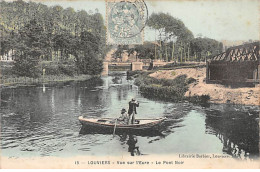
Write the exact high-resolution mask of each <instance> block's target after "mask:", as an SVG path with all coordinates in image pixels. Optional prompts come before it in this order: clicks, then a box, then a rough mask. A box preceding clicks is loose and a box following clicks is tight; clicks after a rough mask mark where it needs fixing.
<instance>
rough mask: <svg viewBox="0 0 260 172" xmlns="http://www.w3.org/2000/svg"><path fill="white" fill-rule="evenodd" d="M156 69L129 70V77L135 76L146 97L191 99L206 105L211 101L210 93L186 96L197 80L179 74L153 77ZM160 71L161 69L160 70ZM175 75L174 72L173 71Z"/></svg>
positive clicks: (175, 99) (172, 99)
mask: <svg viewBox="0 0 260 172" xmlns="http://www.w3.org/2000/svg"><path fill="white" fill-rule="evenodd" d="M154 72H155V71H129V72H128V77H131V76H132V77H134V78H135V85H137V86H139V88H140V92H141V94H142V95H143V96H144V97H147V98H151V99H157V100H165V101H171V102H184V101H189V102H192V103H196V104H204V105H206V104H207V103H208V102H209V96H208V95H194V96H189V97H187V96H185V93H186V92H187V91H188V89H189V85H190V84H191V83H193V82H196V80H195V79H194V78H192V77H187V75H178V76H176V77H175V78H174V79H167V78H163V77H161V78H156V77H152V74H153V73H154ZM158 72H160V70H159V71H158ZM171 74H172V75H175V73H174V72H172V73H171Z"/></svg>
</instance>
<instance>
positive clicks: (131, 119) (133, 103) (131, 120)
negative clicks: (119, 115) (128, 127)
mask: <svg viewBox="0 0 260 172" xmlns="http://www.w3.org/2000/svg"><path fill="white" fill-rule="evenodd" d="M136 107H139V103H138V102H137V101H136V100H135V98H132V100H131V101H130V102H129V109H128V115H129V124H130V123H131V124H134V123H135V114H137V112H136Z"/></svg>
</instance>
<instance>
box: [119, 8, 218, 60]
mask: <svg viewBox="0 0 260 172" xmlns="http://www.w3.org/2000/svg"><path fill="white" fill-rule="evenodd" d="M147 25H148V27H150V28H151V29H152V30H154V31H155V37H156V39H155V40H154V41H151V42H144V44H143V45H135V46H134V48H124V47H123V46H118V51H116V54H117V57H119V56H118V54H120V52H122V51H124V50H126V51H128V53H129V54H131V53H133V52H134V51H136V55H137V58H139V59H148V58H149V59H153V60H164V61H175V62H185V61H201V60H205V57H206V56H208V55H211V54H216V53H220V52H222V49H223V44H222V43H220V42H218V41H216V40H213V39H209V38H200V37H199V38H194V36H193V33H192V32H191V31H190V30H189V29H188V28H187V27H186V26H185V24H184V23H183V22H182V21H181V20H179V19H177V18H174V17H173V16H171V15H170V14H165V13H162V12H160V13H152V14H151V16H150V17H149V19H148V22H147Z"/></svg>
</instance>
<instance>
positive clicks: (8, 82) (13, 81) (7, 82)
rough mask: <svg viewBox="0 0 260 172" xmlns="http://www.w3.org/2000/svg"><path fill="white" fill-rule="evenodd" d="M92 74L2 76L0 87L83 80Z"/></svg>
mask: <svg viewBox="0 0 260 172" xmlns="http://www.w3.org/2000/svg"><path fill="white" fill-rule="evenodd" d="M92 77H93V76H91V75H76V76H66V75H46V76H44V77H41V78H29V77H9V78H2V79H1V80H0V87H7V86H14V85H31V84H39V83H51V82H67V81H83V80H88V79H90V78H92Z"/></svg>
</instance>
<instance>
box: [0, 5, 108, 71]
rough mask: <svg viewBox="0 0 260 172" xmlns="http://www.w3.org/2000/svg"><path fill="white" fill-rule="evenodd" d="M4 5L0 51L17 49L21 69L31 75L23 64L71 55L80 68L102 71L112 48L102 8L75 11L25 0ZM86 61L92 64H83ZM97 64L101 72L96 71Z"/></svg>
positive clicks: (19, 68)
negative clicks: (106, 39) (109, 45)
mask: <svg viewBox="0 0 260 172" xmlns="http://www.w3.org/2000/svg"><path fill="white" fill-rule="evenodd" d="M0 6H1V11H0V29H1V35H0V40H1V42H0V43H1V47H0V50H1V51H0V53H1V55H4V54H7V53H8V52H10V51H13V52H15V58H16V61H17V63H16V67H15V68H14V69H16V70H17V73H19V74H20V75H24V76H28V75H30V74H29V71H27V72H26V70H22V68H21V67H22V66H23V65H25V66H30V65H31V66H35V65H37V64H38V62H39V61H41V60H50V61H66V60H69V59H70V58H72V59H75V61H76V62H75V64H76V65H77V66H78V68H79V71H78V72H80V73H87V74H98V73H100V66H102V59H103V58H104V56H105V54H106V52H107V51H109V49H108V48H107V47H106V45H105V42H106V41H105V26H104V20H103V17H102V15H101V14H100V13H98V11H96V13H94V14H92V13H87V12H86V11H84V10H81V11H79V12H75V10H74V9H73V8H66V9H63V8H62V7H61V6H58V5H56V6H52V7H48V6H46V5H43V4H41V3H35V2H31V1H29V2H24V1H22V0H18V1H14V2H5V1H1V2H0ZM37 29H38V30H37ZM86 59H88V60H86ZM25 61H26V62H25ZM18 62H19V63H18ZM83 63H86V64H85V66H86V67H90V68H85V67H82V65H83ZM92 63H93V64H92ZM99 63H100V64H99ZM18 64H20V67H18V66H19V65H18ZM95 67H96V68H97V71H98V72H95V71H93V70H94V69H92V68H95ZM28 69H29V68H28ZM30 70H31V69H30ZM88 70H89V71H88ZM31 72H32V71H31ZM25 73H27V74H25Z"/></svg>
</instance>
